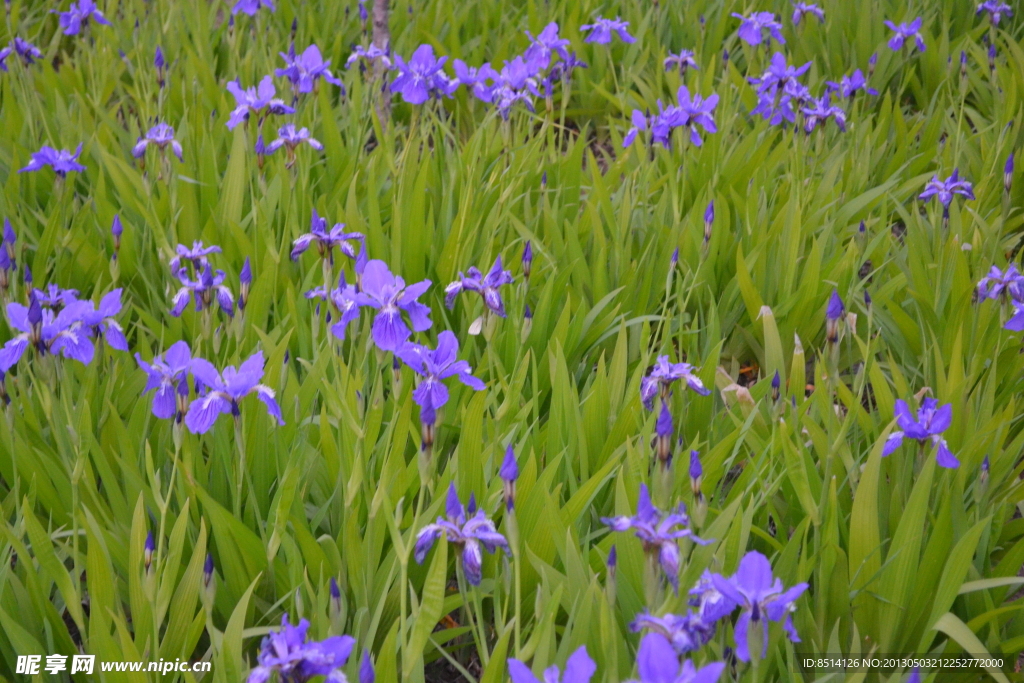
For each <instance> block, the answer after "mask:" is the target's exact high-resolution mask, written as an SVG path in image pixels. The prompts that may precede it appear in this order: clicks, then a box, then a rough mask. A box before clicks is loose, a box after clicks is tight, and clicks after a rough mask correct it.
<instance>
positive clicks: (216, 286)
mask: <svg viewBox="0 0 1024 683" xmlns="http://www.w3.org/2000/svg"><path fill="white" fill-rule="evenodd" d="M177 277H178V280H180V281H181V288H180V289H178V291H177V293H176V294H175V295H174V299H173V306H172V308H171V315H173V316H174V317H175V318H177V317H178V316H180V315H181V314H182V312H183V311H184V310H185V308H186V307H188V302H189V300H192V301H194V302H195V307H196V310H197V311H202V310H208V309H209V308H210V307H211V306H212V305H213V297H214V296H216V297H217V303H218V304H219V305H220V309H221V310H222V311H224V312H225V313H227V314H228V317H234V315H235V297H234V295H233V294H232V293H231V290H230V289H229V288H228V286H227V285H225V284H224V280H225V279H226V278H227V275H225V274H224V271H223V270H217V272H216V273H214V272H213V269H212V268H211V267H210V264H209V263H207V264H205V266H204V267H203V270H202V271H201V272H200V274H199V277H198V278H197V279H196V280H191V279H189V276H188V271H187V270H186V269H185V268H181V269H180V270H178V272H177Z"/></svg>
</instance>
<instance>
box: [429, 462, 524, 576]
mask: <svg viewBox="0 0 1024 683" xmlns="http://www.w3.org/2000/svg"><path fill="white" fill-rule="evenodd" d="M474 507H475V504H473V503H472V497H471V505H470V508H471V509H470V511H469V515H472V516H470V517H467V513H466V509H465V508H463V507H462V501H460V500H459V494H458V493H456V491H455V484H454V482H453V483H452V484H450V485H449V487H448V499H447V501H446V504H445V516H444V517H438V518H437V522H435V523H434V524H428V525H426V526H425V527H423V528H422V529H420V530H419V532H418V533H417V534H416V546H415V548H414V550H413V559H415V560H416V563H417V564H423V560H425V559H426V557H427V552H428V551H429V550H430V549H431V548H432V547H434V543H436V542H437V541H438V539H439V538H441V536H442V535H444V536H445V537H446V539H447V540H448V542H449V543H452V544H454V545H455V546H456V548H458V549H459V550H461V552H462V556H461V561H462V568H463V570H464V571H465V572H466V580H467V581H469V583H470V584H471V585H473V586H479V585H480V580H481V579H482V578H483V559H484V558H483V552H481V549H483V550H486V551H487V552H489V553H494V552H497V550H498V548H501V549H503V550H504V551H505V552H506V553H507V554H509V555H511V554H512V551H511V550H510V549H509V547H508V541H507V540H505V537H504V536H502V535H501V534H499V533H498V530H497V529H496V528H495V526H494V522H492V521H491V520H490V519H488V518H487V513H485V512H484V511H483V509H482V508H481V509H477V510H473V509H472V508H474ZM474 512H475V514H474Z"/></svg>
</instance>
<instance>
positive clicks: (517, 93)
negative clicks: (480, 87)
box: [456, 57, 540, 120]
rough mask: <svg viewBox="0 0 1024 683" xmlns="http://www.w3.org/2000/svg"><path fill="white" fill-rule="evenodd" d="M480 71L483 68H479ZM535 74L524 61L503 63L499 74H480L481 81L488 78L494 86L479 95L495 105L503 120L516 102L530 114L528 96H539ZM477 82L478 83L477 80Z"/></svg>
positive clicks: (531, 102) (520, 59)
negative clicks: (522, 105)
mask: <svg viewBox="0 0 1024 683" xmlns="http://www.w3.org/2000/svg"><path fill="white" fill-rule="evenodd" d="M482 69H483V67H481V70H482ZM456 73H458V72H456ZM536 73H537V71H536V70H535V69H531V65H530V64H529V63H528V62H527V61H526V60H524V59H523V58H522V57H516V58H515V59H513V60H512V61H511V62H505V66H503V67H502V69H501V71H500V72H497V73H495V72H494V70H493V69H491V70H490V72H487V73H482V74H480V78H481V79H482V78H490V79H492V80H493V81H494V85H493V86H492V87H491V88H489V89H488V90H487V91H486V92H481V94H483V95H486V99H485V101H487V102H490V103H491V104H493V105H495V107H496V108H497V109H498V113H499V114H500V115H501V117H502V118H503V119H506V120H507V119H508V115H509V112H510V111H511V109H512V105H514V104H515V103H516V102H522V103H523V104H524V106H526V108H527V109H528V110H530V111H531V112H532V111H534V107H533V100H532V99H531V98H530V95H531V94H532V95H533V96H535V97H539V96H540V91H539V90H538V89H537V79H536V78H534V75H535V74H536ZM456 81H457V82H459V83H461V82H462V79H460V78H457V79H456ZM478 82H480V81H479V80H478ZM476 90H477V89H476V88H474V95H475V94H477V93H476ZM481 99H483V98H481Z"/></svg>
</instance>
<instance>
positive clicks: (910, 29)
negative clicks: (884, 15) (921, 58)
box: [885, 17, 925, 52]
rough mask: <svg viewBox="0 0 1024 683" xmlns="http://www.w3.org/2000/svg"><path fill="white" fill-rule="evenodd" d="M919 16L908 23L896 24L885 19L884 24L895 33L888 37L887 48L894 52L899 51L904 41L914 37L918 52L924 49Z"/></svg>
mask: <svg viewBox="0 0 1024 683" xmlns="http://www.w3.org/2000/svg"><path fill="white" fill-rule="evenodd" d="M922 23H923V22H922V19H921V17H918V18H917V19H914V20H913V21H912V22H910V23H909V24H907V23H902V24H899V25H896V24H894V23H892V22H891V21H888V20H886V22H885V25H886V26H888V27H889V29H890V30H892V31H893V32H894V33H895V35H894V36H893V37H892V38H890V39H889V49H891V50H893V51H894V52H896V51H899V50H900V49H901V48H902V47H903V43H904V41H907V40H910V39H911V38H913V39H914V43H915V45H916V46H917V49H918V51H919V52H924V51H925V44H924V38H923V37H922V36H921V24H922Z"/></svg>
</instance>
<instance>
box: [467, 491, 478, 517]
mask: <svg viewBox="0 0 1024 683" xmlns="http://www.w3.org/2000/svg"><path fill="white" fill-rule="evenodd" d="M475 514H476V494H475V493H471V494H469V502H468V503H466V516H467V517H472V516H473V515H475Z"/></svg>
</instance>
